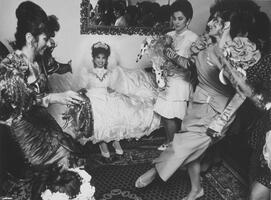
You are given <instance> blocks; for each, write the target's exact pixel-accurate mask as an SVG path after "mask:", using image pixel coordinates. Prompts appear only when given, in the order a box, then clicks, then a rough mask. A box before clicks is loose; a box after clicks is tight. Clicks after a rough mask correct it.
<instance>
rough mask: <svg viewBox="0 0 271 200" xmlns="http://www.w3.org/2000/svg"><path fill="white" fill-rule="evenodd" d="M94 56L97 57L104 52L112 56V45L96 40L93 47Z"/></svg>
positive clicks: (107, 55)
mask: <svg viewBox="0 0 271 200" xmlns="http://www.w3.org/2000/svg"><path fill="white" fill-rule="evenodd" d="M91 50H92V57H93V58H95V57H96V56H98V55H99V54H104V55H105V56H106V57H107V58H108V57H109V56H110V53H111V51H110V46H109V45H108V44H106V43H102V42H96V43H94V44H93V45H92V47H91Z"/></svg>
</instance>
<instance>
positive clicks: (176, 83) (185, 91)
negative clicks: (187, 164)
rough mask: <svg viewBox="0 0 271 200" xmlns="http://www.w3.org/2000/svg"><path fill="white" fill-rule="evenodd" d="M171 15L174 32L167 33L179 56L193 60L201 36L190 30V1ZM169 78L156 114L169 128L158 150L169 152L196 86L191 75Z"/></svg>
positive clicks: (171, 74) (174, 8)
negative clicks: (191, 80)
mask: <svg viewBox="0 0 271 200" xmlns="http://www.w3.org/2000/svg"><path fill="white" fill-rule="evenodd" d="M170 10H171V16H172V23H173V27H174V29H175V30H174V31H171V32H169V33H167V34H168V35H170V36H171V37H172V39H173V48H174V50H175V51H176V53H177V54H178V55H180V56H183V57H185V58H188V57H190V53H191V52H190V47H191V45H192V43H193V42H195V41H196V40H197V35H196V34H195V33H194V32H192V31H190V30H189V29H188V25H189V23H190V21H191V19H192V16H193V8H192V5H191V4H190V2H189V1H187V0H185V1H176V2H174V3H173V4H172V5H171V9H170ZM168 73H169V75H168V76H167V87H166V88H165V90H163V91H161V92H159V95H158V98H157V101H156V103H155V107H154V111H155V112H156V113H158V114H159V115H160V116H161V123H162V125H163V126H164V128H165V132H166V142H165V143H164V144H162V145H161V146H160V147H158V149H159V150H165V149H166V148H167V146H168V144H169V143H170V142H172V140H173V137H174V133H176V132H177V131H178V130H179V129H180V126H181V122H182V120H183V118H184V115H185V113H186V109H187V105H188V100H189V97H190V95H191V90H192V85H191V84H190V83H189V72H188V71H185V72H183V74H180V72H174V70H171V71H169V72H168Z"/></svg>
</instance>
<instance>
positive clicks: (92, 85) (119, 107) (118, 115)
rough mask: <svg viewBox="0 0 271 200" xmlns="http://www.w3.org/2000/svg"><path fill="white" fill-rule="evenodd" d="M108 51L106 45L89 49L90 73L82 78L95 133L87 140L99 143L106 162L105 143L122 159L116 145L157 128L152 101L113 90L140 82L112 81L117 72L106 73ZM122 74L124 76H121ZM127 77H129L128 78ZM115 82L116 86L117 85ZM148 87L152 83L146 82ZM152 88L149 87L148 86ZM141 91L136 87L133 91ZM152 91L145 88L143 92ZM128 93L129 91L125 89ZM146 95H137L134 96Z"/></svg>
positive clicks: (157, 121)
mask: <svg viewBox="0 0 271 200" xmlns="http://www.w3.org/2000/svg"><path fill="white" fill-rule="evenodd" d="M109 56H110V47H109V45H108V44H105V43H102V42H97V43H95V44H93V45H92V58H93V65H94V67H93V69H92V70H91V71H89V72H88V73H87V74H84V75H83V77H85V78H86V83H87V86H86V88H87V93H86V96H87V97H88V98H89V100H90V103H91V106H92V111H93V123H94V132H93V136H92V137H90V138H89V139H90V140H91V141H92V142H93V143H100V144H99V147H100V150H101V154H102V156H103V157H104V159H105V161H110V153H109V150H108V146H107V143H109V142H111V141H113V147H114V148H115V151H116V154H117V155H122V154H123V150H122V148H121V146H120V143H119V141H120V140H122V139H128V138H141V137H142V136H144V135H149V134H150V133H151V132H152V131H153V130H155V129H157V128H159V124H160V117H159V116H158V115H156V114H155V113H154V112H153V98H154V97H153V98H142V97H140V96H137V95H134V94H132V92H131V91H125V90H122V89H120V90H122V92H125V94H123V93H121V92H117V91H115V90H114V88H118V87H119V88H120V86H116V84H125V85H124V87H125V88H129V87H130V86H131V87H133V86H132V85H134V84H135V83H134V81H137V83H136V84H139V85H140V84H141V82H140V81H141V80H137V79H133V80H132V82H133V83H132V82H131V83H130V82H129V81H128V79H129V78H128V79H127V80H124V83H122V82H121V81H120V80H119V79H118V78H116V77H115V74H116V73H120V72H117V71H116V70H121V69H118V68H115V69H114V70H109V69H107V65H108V58H109ZM123 73H125V72H123ZM127 77H129V75H127ZM116 81H117V82H116ZM149 84H151V82H149ZM149 86H150V87H151V85H149ZM140 89H142V90H144V89H143V88H140V87H137V88H136V90H140ZM147 89H148V90H151V89H150V88H147V87H146V88H145V90H147ZM128 90H129V89H128ZM140 93H142V94H143V93H145V94H146V92H144V91H142V92H140V91H137V92H135V94H140Z"/></svg>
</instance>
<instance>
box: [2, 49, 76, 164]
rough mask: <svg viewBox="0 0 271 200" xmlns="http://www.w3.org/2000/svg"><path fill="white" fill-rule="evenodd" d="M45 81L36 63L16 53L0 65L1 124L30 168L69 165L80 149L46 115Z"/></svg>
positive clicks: (50, 117) (47, 114)
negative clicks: (9, 132)
mask: <svg viewBox="0 0 271 200" xmlns="http://www.w3.org/2000/svg"><path fill="white" fill-rule="evenodd" d="M46 85H47V79H46V77H45V75H44V74H43V73H42V71H41V70H40V68H39V66H38V65H37V64H36V63H30V62H29V61H27V59H26V58H25V56H24V54H23V53H22V52H21V51H19V50H17V51H15V52H13V53H11V54H9V55H8V56H7V57H6V58H5V59H3V60H2V62H1V64H0V86H1V87H0V88H1V96H0V99H1V103H0V109H1V111H3V110H4V111H5V115H3V113H4V112H1V120H2V122H3V121H4V122H5V123H6V124H8V125H9V126H10V128H11V134H12V137H13V138H14V139H15V141H16V143H18V145H19V147H20V150H21V151H22V154H23V156H24V157H25V159H26V160H27V162H28V163H29V164H30V165H31V166H41V167H42V166H46V165H51V164H56V165H62V166H64V167H66V168H68V167H69V165H70V158H71V155H74V154H73V153H79V152H80V146H79V145H78V144H77V143H75V142H74V141H73V139H72V138H71V137H70V136H69V135H67V134H66V133H64V132H63V131H62V129H61V127H60V126H59V125H58V123H57V122H56V121H55V120H54V118H53V117H52V116H51V115H50V114H49V113H48V112H47V109H46V106H48V99H47V98H46V97H47V94H46V93H45V92H44V91H45V88H46Z"/></svg>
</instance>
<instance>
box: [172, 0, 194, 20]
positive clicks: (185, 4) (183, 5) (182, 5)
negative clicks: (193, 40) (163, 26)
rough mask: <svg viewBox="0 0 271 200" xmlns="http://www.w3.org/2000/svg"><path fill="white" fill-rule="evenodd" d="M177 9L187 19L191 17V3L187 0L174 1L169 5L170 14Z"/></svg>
mask: <svg viewBox="0 0 271 200" xmlns="http://www.w3.org/2000/svg"><path fill="white" fill-rule="evenodd" d="M178 11H181V12H182V13H183V15H184V16H185V17H186V19H187V20H190V19H192V17H193V8H192V5H191V3H190V2H189V1H187V0H181V1H175V2H174V3H173V4H172V5H171V6H170V15H173V13H174V12H178Z"/></svg>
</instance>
